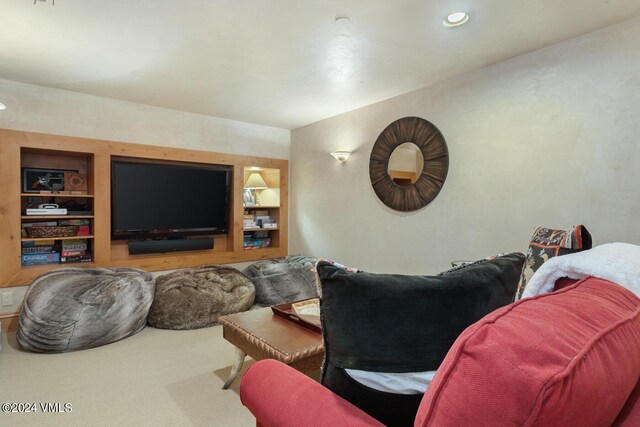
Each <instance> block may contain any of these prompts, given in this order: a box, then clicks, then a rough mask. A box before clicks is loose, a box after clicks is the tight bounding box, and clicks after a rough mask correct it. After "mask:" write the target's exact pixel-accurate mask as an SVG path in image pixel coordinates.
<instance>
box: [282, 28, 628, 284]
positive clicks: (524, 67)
mask: <svg viewBox="0 0 640 427" xmlns="http://www.w3.org/2000/svg"><path fill="white" fill-rule="evenodd" d="M638 40H640V19H635V20H631V21H627V22H625V23H622V24H620V25H617V26H614V27H609V28H606V29H603V30H600V31H598V32H595V33H591V34H588V35H586V36H583V37H580V38H577V39H573V40H569V41H567V42H564V43H561V44H558V45H554V46H550V47H548V48H545V49H542V50H539V51H536V52H533V53H530V54H527V55H523V56H520V57H516V58H513V59H511V60H508V61H505V62H502V63H499V64H494V65H491V66H488V67H486V68H484V69H482V70H479V71H477V72H473V73H470V74H467V75H463V76H459V77H457V78H454V79H451V80H449V81H446V82H444V83H442V84H437V85H434V86H431V87H427V88H423V89H420V90H417V91H415V92H411V93H408V94H405V95H402V96H398V97H395V98H391V99H389V100H386V101H383V102H380V103H377V104H373V105H370V106H367V107H364V108H361V109H358V110H355V111H352V112H349V113H346V114H342V115H340V116H337V117H333V118H330V119H327V120H324V121H321V122H318V123H315V124H312V125H309V126H306V127H303V128H299V129H296V130H294V131H293V132H292V144H291V177H290V178H291V179H290V181H291V199H290V203H291V210H290V212H291V220H290V221H291V224H290V230H291V231H290V232H291V240H290V252H292V253H294V252H301V253H310V254H314V255H317V256H321V257H327V258H332V259H335V260H338V261H340V262H343V263H346V264H349V265H354V266H358V267H362V268H364V269H367V270H370V271H378V272H406V273H433V272H437V271H440V270H443V269H445V268H447V267H448V266H449V262H450V261H451V260H457V259H477V258H479V257H483V256H487V255H492V254H495V253H499V252H505V251H525V250H526V247H527V242H528V238H529V236H530V235H531V232H532V231H533V228H534V227H535V226H537V225H544V226H550V227H558V228H568V227H570V226H571V225H574V224H579V223H582V224H585V225H586V226H587V228H588V229H589V230H590V231H591V233H592V235H593V237H594V243H595V244H602V243H606V242H613V241H625V242H629V243H635V244H640V221H638V212H640V195H639V191H638V183H639V182H640V168H638V166H637V163H638V159H640V120H638V114H639V112H640V43H638ZM405 116H419V117H423V118H425V119H427V120H429V121H431V122H432V123H434V124H435V125H436V126H437V127H438V128H439V129H440V130H441V131H442V133H443V134H444V136H445V138H446V140H447V144H448V147H449V153H450V169H449V176H448V179H447V181H446V183H445V185H444V188H443V190H442V192H441V193H440V195H439V196H438V197H437V198H436V199H435V200H434V201H433V202H432V203H431V204H430V205H429V206H427V207H426V208H424V209H422V210H420V211H416V212H413V213H399V212H395V211H392V210H390V209H388V208H387V207H386V206H384V205H383V204H382V203H380V202H379V201H378V199H377V198H376V196H375V193H374V192H373V189H372V187H371V184H370V182H369V175H368V163H369V155H370V153H371V149H372V146H373V143H374V141H375V139H376V138H377V136H378V135H379V133H380V132H381V131H382V130H383V129H384V128H385V127H386V126H387V125H388V124H389V123H391V122H393V121H394V120H397V119H399V118H401V117H405ZM334 150H353V155H352V156H351V157H350V158H349V160H348V161H347V162H346V163H343V164H340V163H338V162H336V161H335V160H334V159H333V158H332V157H331V156H329V154H328V153H329V152H331V151H334Z"/></svg>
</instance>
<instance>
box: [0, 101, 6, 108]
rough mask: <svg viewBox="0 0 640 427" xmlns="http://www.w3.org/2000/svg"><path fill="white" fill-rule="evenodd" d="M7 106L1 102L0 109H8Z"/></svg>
mask: <svg viewBox="0 0 640 427" xmlns="http://www.w3.org/2000/svg"><path fill="white" fill-rule="evenodd" d="M6 109H7V106H6V105H4V104H3V103H2V102H0V110H6Z"/></svg>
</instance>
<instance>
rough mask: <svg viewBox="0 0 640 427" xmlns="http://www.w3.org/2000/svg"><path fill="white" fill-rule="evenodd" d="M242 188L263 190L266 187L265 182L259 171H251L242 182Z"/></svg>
mask: <svg viewBox="0 0 640 427" xmlns="http://www.w3.org/2000/svg"><path fill="white" fill-rule="evenodd" d="M244 188H248V189H252V190H265V189H267V188H268V187H267V183H266V182H264V179H262V175H260V174H259V173H252V174H251V175H249V178H248V179H247V182H245V183H244Z"/></svg>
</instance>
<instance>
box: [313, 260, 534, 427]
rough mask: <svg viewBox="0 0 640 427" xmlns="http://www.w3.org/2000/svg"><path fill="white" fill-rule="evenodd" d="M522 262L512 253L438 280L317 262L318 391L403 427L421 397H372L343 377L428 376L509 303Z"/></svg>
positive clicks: (375, 392)
mask: <svg viewBox="0 0 640 427" xmlns="http://www.w3.org/2000/svg"><path fill="white" fill-rule="evenodd" d="M524 261H525V256H524V255H523V254H521V253H512V254H507V255H504V256H499V257H497V258H495V259H488V260H484V261H481V262H477V263H474V264H471V265H468V266H466V267H464V268H461V269H458V270H456V271H451V272H449V273H448V274H446V275H444V276H408V275H401V274H374V273H364V272H360V273H349V272H347V271H346V270H344V269H342V268H340V267H336V266H334V265H332V264H329V263H325V262H322V261H321V262H320V263H318V266H317V271H318V275H319V277H320V282H321V287H322V300H321V321H322V328H323V339H324V348H325V362H324V365H323V370H322V376H321V382H322V384H324V385H325V386H326V387H328V388H329V389H331V390H332V391H334V392H335V393H337V394H338V395H340V396H342V397H343V398H345V399H347V400H349V401H350V402H352V403H353V404H355V405H356V406H358V407H360V408H361V409H363V410H364V411H365V412H367V413H369V414H370V415H372V416H373V417H375V418H377V419H378V420H380V421H381V422H382V423H384V424H386V425H411V424H412V423H413V420H414V418H415V413H416V411H417V409H418V405H419V404H420V399H421V396H422V395H396V394H392V393H385V392H381V391H378V390H373V389H370V388H368V387H365V386H363V385H361V384H359V383H358V382H357V381H355V380H353V379H352V378H350V377H349V376H348V374H346V373H345V371H344V370H345V369H355V370H364V371H372V372H387V373H407V372H424V371H433V370H436V369H437V368H438V367H439V366H440V363H441V362H442V360H443V359H444V357H445V355H446V354H447V352H448V351H449V348H450V347H451V346H452V344H453V342H454V341H455V340H456V338H457V337H458V335H460V333H461V332H462V331H463V330H464V329H466V328H467V327H468V326H470V325H471V324H473V323H475V322H476V321H478V320H480V319H481V318H482V317H484V316H485V315H486V314H488V313H490V312H492V311H494V310H495V309H497V308H499V307H502V306H504V305H507V304H509V303H511V302H512V301H513V298H514V295H515V292H516V289H517V286H518V281H519V279H520V272H521V271H522V266H523V264H524Z"/></svg>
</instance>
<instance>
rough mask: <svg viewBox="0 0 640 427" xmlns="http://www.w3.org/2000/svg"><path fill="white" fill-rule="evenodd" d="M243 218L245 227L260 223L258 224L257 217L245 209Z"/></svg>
mask: <svg viewBox="0 0 640 427" xmlns="http://www.w3.org/2000/svg"><path fill="white" fill-rule="evenodd" d="M242 218H243V221H242V224H243V227H244V228H256V227H258V224H256V217H255V216H254V215H253V214H251V213H248V212H247V211H245V212H244V215H243V217H242Z"/></svg>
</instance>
